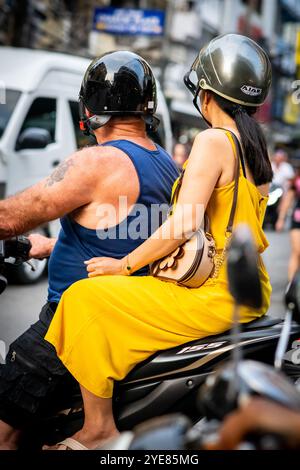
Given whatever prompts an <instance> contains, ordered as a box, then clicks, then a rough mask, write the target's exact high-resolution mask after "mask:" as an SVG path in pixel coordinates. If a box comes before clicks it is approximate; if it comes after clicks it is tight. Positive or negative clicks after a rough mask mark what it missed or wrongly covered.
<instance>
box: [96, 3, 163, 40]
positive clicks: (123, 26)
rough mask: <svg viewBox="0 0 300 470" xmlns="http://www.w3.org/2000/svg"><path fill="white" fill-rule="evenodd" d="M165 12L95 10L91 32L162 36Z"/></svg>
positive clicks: (126, 9)
mask: <svg viewBox="0 0 300 470" xmlns="http://www.w3.org/2000/svg"><path fill="white" fill-rule="evenodd" d="M164 25H165V12H164V11H161V10H141V9H133V8H95V10H94V21H93V30H94V31H97V32H99V33H107V34H120V35H143V36H162V35H163V33H164Z"/></svg>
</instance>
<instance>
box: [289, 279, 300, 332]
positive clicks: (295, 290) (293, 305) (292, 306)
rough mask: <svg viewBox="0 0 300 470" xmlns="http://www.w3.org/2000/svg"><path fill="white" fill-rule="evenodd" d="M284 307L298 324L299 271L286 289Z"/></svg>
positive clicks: (299, 321)
mask: <svg viewBox="0 0 300 470" xmlns="http://www.w3.org/2000/svg"><path fill="white" fill-rule="evenodd" d="M285 305H286V307H287V308H288V309H289V310H290V311H291V312H292V315H293V320H295V321H296V322H297V323H300V270H299V271H298V272H297V274H296V275H295V277H294V279H293V280H292V282H290V284H289V285H288V287H287V291H286V294H285Z"/></svg>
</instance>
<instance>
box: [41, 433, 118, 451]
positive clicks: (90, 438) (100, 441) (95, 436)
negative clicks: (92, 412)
mask: <svg viewBox="0 0 300 470" xmlns="http://www.w3.org/2000/svg"><path fill="white" fill-rule="evenodd" d="M119 434H120V433H119V431H118V430H117V429H116V428H114V429H111V430H109V431H108V430H106V431H102V432H99V431H98V432H97V433H95V432H92V431H91V430H86V429H81V430H80V431H78V432H77V433H76V434H74V436H72V438H71V439H74V440H75V441H77V442H79V443H80V444H81V445H82V446H84V447H86V448H87V449H90V450H93V449H96V448H98V447H101V446H102V445H104V444H105V442H107V441H108V440H110V439H112V438H113V437H117V436H118V435H119ZM43 450H73V449H71V448H69V447H68V446H67V445H65V444H56V445H54V446H43ZM74 450H75V449H74ZM76 450H81V449H76Z"/></svg>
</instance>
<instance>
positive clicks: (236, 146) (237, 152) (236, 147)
mask: <svg viewBox="0 0 300 470" xmlns="http://www.w3.org/2000/svg"><path fill="white" fill-rule="evenodd" d="M215 129H221V130H224V131H225V133H226V135H227V137H228V139H229V141H230V143H231V146H232V149H233V153H234V156H235V176H234V192H233V201H232V206H231V211H230V215H229V221H228V225H227V227H226V235H228V234H230V235H231V234H232V231H233V223H234V216H235V212H236V206H237V200H238V192H239V181H240V161H241V159H242V153H241V151H242V148H241V145H240V142H239V140H238V138H237V136H236V135H235V134H234V133H233V132H232V131H230V130H228V129H224V128H222V127H215Z"/></svg>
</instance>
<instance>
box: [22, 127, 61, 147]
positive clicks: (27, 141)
mask: <svg viewBox="0 0 300 470" xmlns="http://www.w3.org/2000/svg"><path fill="white" fill-rule="evenodd" d="M51 142H52V139H51V135H50V132H49V131H47V129H41V128H39V127H29V128H28V129H25V130H24V131H23V132H22V133H21V135H20V137H19V139H18V142H17V147H16V149H17V150H24V149H44V148H45V147H47V145H49V144H50V143H51Z"/></svg>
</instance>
